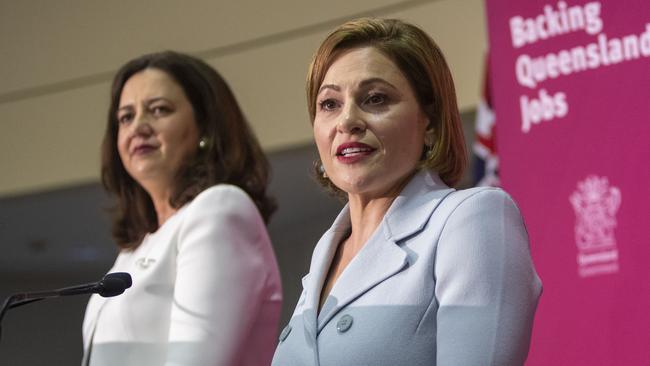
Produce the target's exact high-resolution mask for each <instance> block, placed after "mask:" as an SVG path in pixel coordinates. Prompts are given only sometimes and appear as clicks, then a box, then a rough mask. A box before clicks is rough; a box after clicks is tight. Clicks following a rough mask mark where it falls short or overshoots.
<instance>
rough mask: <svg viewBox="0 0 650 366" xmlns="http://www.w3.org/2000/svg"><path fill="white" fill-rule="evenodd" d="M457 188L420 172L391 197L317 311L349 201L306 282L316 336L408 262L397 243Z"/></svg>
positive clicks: (309, 321) (310, 327)
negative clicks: (345, 309) (347, 306)
mask: <svg viewBox="0 0 650 366" xmlns="http://www.w3.org/2000/svg"><path fill="white" fill-rule="evenodd" d="M452 191H453V189H450V188H449V187H447V186H446V185H445V184H444V183H442V181H441V180H440V178H438V176H437V174H435V173H431V172H426V171H422V172H419V173H417V174H416V175H415V176H414V177H413V178H412V179H411V181H410V182H409V183H408V185H407V186H406V187H405V188H404V189H403V190H402V192H401V193H400V195H399V196H398V197H397V198H396V199H395V201H393V203H392V205H391V207H390V208H389V209H388V211H387V213H386V215H385V216H384V219H383V220H382V222H381V223H380V225H379V226H378V227H377V230H376V231H375V233H374V234H373V235H372V236H371V237H370V239H369V240H368V242H367V243H366V244H365V245H364V247H363V248H362V249H361V251H359V253H358V254H357V255H356V256H355V257H354V259H353V260H352V261H351V262H350V264H349V265H348V267H347V268H346V269H345V270H344V271H343V273H342V274H341V276H340V277H339V278H338V280H337V282H336V284H335V285H334V287H333V288H332V291H331V293H330V294H329V296H328V298H327V300H326V302H325V304H323V308H322V310H321V312H320V314H318V315H317V313H318V310H317V309H318V305H319V301H320V295H321V289H322V288H323V283H324V282H325V279H326V277H327V274H328V272H329V268H330V265H331V263H332V259H333V257H334V255H335V253H336V249H337V248H338V245H339V243H340V242H341V240H342V239H343V237H344V236H345V235H347V233H348V232H349V230H350V225H351V224H350V211H349V207H348V206H347V205H346V206H345V207H344V208H343V210H342V211H341V213H340V214H339V215H338V216H337V218H336V220H334V223H333V224H332V227H331V228H330V229H329V230H328V231H327V232H326V233H325V234H324V235H323V237H322V238H321V239H320V240H319V242H318V244H316V248H315V250H314V255H313V257H312V261H311V266H310V273H309V276H308V278H306V282H305V283H304V285H305V289H306V294H305V295H306V298H305V308H304V309H305V310H304V312H303V316H304V319H303V321H304V324H305V328H306V330H307V331H308V333H309V334H311V335H312V337H314V338H315V337H316V334H317V333H318V332H319V331H320V330H321V329H322V328H323V327H324V326H325V324H327V322H328V321H329V320H330V319H331V318H332V317H333V316H334V315H336V313H337V312H338V311H339V310H340V309H341V308H343V307H344V306H346V305H347V304H349V303H350V302H351V301H353V300H354V299H355V298H357V297H359V296H360V295H362V294H363V293H365V292H367V291H368V290H370V289H371V288H373V287H374V286H376V285H377V284H379V283H381V282H382V281H385V280H386V279H388V278H390V277H391V276H393V275H395V274H396V273H398V272H399V271H400V270H402V269H403V268H405V267H406V266H407V265H408V259H409V258H408V253H407V252H406V251H405V250H404V249H402V248H401V247H400V245H398V241H400V240H402V239H403V238H406V237H408V236H410V235H413V234H415V233H416V232H418V231H420V230H421V229H422V228H423V227H424V225H425V224H426V222H427V221H428V219H429V217H430V216H431V213H432V212H433V210H434V209H435V207H436V206H437V205H438V203H439V202H440V201H441V199H442V198H444V197H445V196H446V195H447V194H449V193H451V192H452Z"/></svg>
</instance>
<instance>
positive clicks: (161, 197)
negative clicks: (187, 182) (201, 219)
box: [145, 186, 178, 227]
mask: <svg viewBox="0 0 650 366" xmlns="http://www.w3.org/2000/svg"><path fill="white" fill-rule="evenodd" d="M145 190H146V191H147V193H149V197H151V202H153V207H154V209H155V210H156V217H157V219H158V227H161V226H162V225H163V224H164V223H165V222H166V221H167V220H168V219H169V218H170V217H171V216H172V215H173V214H175V213H176V211H178V209H176V208H174V207H172V205H171V203H170V200H171V195H172V190H171V189H170V188H169V187H151V186H150V187H145Z"/></svg>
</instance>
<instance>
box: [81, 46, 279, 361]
mask: <svg viewBox="0 0 650 366" xmlns="http://www.w3.org/2000/svg"><path fill="white" fill-rule="evenodd" d="M267 178H268V162H267V160H266V158H265V156H264V154H263V152H262V150H261V148H260V146H259V144H258V142H257V140H256V138H255V136H254V135H253V134H252V132H251V130H250V128H249V127H248V124H247V122H246V120H245V118H244V116H243V114H242V112H241V111H240V109H239V107H238V105H237V102H236V100H235V98H234V96H233V94H232V92H231V91H230V88H229V87H228V85H227V84H226V82H225V81H224V80H223V79H222V78H221V76H220V75H219V74H218V73H217V72H216V71H215V70H214V69H213V68H212V67H210V66H209V65H207V64H206V63H204V62H203V61H201V60H199V59H196V58H194V57H191V56H188V55H184V54H180V53H176V52H171V51H168V52H162V53H155V54H149V55H144V56H141V57H139V58H136V59H134V60H132V61H130V62H128V63H127V64H125V65H124V66H123V67H122V68H121V69H120V70H119V71H118V73H117V75H116V76H115V78H114V81H113V87H112V93H111V103H110V107H109V114H108V125H107V128H106V134H105V136H104V141H103V146H102V182H103V184H104V186H105V188H106V190H107V191H108V192H109V193H111V194H113V195H114V196H115V197H116V201H117V205H116V207H115V210H114V220H113V236H114V238H115V240H116V242H117V244H118V246H119V248H120V252H119V255H118V257H117V260H116V261H115V264H114V266H113V268H111V270H110V272H114V271H119V272H128V273H130V274H131V276H132V278H133V286H132V287H131V288H130V289H128V290H127V291H126V292H125V293H124V294H122V295H120V296H118V297H114V298H108V299H105V298H101V297H98V296H97V295H93V296H92V297H91V299H90V302H89V304H88V307H87V310H86V316H85V319H84V324H83V340H84V359H83V361H82V364H83V365H90V366H99V365H120V366H127V365H133V366H136V365H137V366H147V365H168V366H171V365H179V366H180V365H184V366H185V365H196V366H199V365H201V366H209V365H215V366H216V365H219V366H231V365H264V364H268V363H269V362H270V361H271V357H272V355H273V349H274V348H275V344H276V335H277V325H278V320H279V316H280V307H281V301H282V289H281V285H280V276H279V272H278V268H277V263H276V260H275V256H274V253H273V249H272V247H271V243H270V240H269V236H268V234H267V231H266V224H265V222H266V221H267V220H268V219H269V217H270V215H271V213H272V212H273V211H274V209H275V204H274V202H273V200H272V199H271V198H269V197H268V196H267V194H266V185H267ZM251 350H254V351H251Z"/></svg>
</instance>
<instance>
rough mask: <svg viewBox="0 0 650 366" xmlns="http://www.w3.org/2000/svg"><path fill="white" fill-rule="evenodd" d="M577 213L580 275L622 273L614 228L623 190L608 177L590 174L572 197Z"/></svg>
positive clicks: (579, 184) (572, 203) (576, 232)
mask: <svg viewBox="0 0 650 366" xmlns="http://www.w3.org/2000/svg"><path fill="white" fill-rule="evenodd" d="M569 201H570V202H571V205H573V210H574V211H575V215H576V226H575V240H576V246H577V248H578V256H577V261H578V273H579V274H580V277H590V276H595V275H602V274H609V273H616V272H618V269H619V265H618V248H617V245H616V237H615V236H614V229H615V228H616V224H617V222H616V213H617V212H618V208H619V206H620V205H621V191H620V190H619V189H618V188H617V187H614V186H610V185H609V180H608V179H607V177H598V176H595V175H590V176H588V177H587V178H586V179H585V180H583V181H582V182H579V183H578V188H577V189H576V191H575V192H573V194H572V195H571V197H570V198H569Z"/></svg>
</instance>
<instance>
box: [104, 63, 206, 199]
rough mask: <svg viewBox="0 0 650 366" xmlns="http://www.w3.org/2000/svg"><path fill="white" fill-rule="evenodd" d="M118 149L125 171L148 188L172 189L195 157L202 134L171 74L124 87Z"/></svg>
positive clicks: (135, 79) (153, 73) (145, 76)
mask: <svg viewBox="0 0 650 366" xmlns="http://www.w3.org/2000/svg"><path fill="white" fill-rule="evenodd" d="M117 121H118V124H119V129H118V134H117V149H118V152H119V155H120V159H121V160H122V164H123V165H124V168H125V169H126V171H127V172H128V173H129V175H131V177H133V179H135V180H136V181H137V182H138V183H140V185H142V186H143V187H145V188H146V187H147V185H149V184H152V183H153V184H156V185H161V184H162V185H163V186H164V185H167V186H168V187H171V184H173V180H174V178H175V175H176V173H177V172H178V171H179V169H180V167H181V166H182V165H183V164H184V162H186V161H187V159H189V158H191V157H192V156H193V155H194V154H196V152H197V149H198V141H199V131H198V127H197V125H196V121H195V120H194V112H193V109H192V105H191V104H190V102H189V101H188V99H187V97H186V96H185V93H184V92H183V89H182V88H181V87H180V85H178V84H177V83H176V82H175V81H174V80H173V79H172V78H171V77H170V76H169V75H168V74H167V73H166V72H164V71H161V70H158V69H145V70H143V71H140V72H138V73H137V74H134V75H133V76H131V77H130V78H129V79H128V80H127V82H126V83H125V84H124V88H123V89H122V95H121V97H120V102H119V107H118V111H117Z"/></svg>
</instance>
